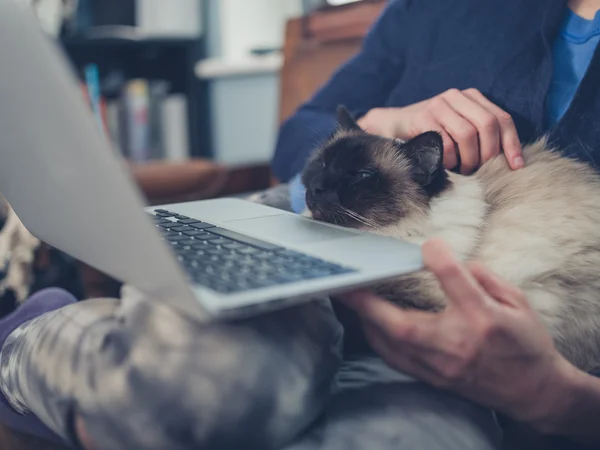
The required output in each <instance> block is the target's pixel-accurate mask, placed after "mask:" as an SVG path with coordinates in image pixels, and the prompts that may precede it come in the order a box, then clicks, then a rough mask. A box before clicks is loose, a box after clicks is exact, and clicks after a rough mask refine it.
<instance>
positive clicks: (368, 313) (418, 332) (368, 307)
mask: <svg viewBox="0 0 600 450" xmlns="http://www.w3.org/2000/svg"><path fill="white" fill-rule="evenodd" d="M341 300H342V302H344V303H345V304H346V305H347V306H348V307H350V308H352V309H354V310H355V311H356V312H357V313H358V315H359V316H360V318H361V319H362V320H363V321H364V322H365V323H367V324H372V325H373V326H374V327H376V328H377V329H378V330H379V333H381V334H383V335H385V336H386V338H387V339H388V340H389V341H390V342H404V343H407V344H411V345H415V346H422V345H424V344H425V343H427V342H431V341H432V339H433V338H434V336H435V334H436V333H437V329H438V327H437V321H438V320H439V316H438V315H435V314H430V313H425V312H421V311H405V310H402V309H400V308H399V307H397V306H395V305H393V304H392V303H390V302H388V301H386V300H384V299H382V298H380V297H378V296H376V295H374V294H372V293H369V292H358V293H354V294H350V295H347V296H345V297H344V298H342V299H341Z"/></svg>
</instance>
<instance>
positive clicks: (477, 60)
mask: <svg viewBox="0 0 600 450" xmlns="http://www.w3.org/2000/svg"><path fill="white" fill-rule="evenodd" d="M566 13H567V7H566V1H565V0H503V1H502V2H498V1H496V0H391V1H390V4H389V5H388V7H387V9H386V11H385V12H384V14H383V15H382V16H381V18H380V19H379V20H378V22H377V23H376V24H375V26H374V27H373V29H372V30H371V32H370V33H369V35H368V36H367V38H366V40H365V43H364V45H363V48H362V50H361V51H360V52H359V54H358V55H356V56H355V57H354V58H353V59H352V60H350V61H349V62H348V63H347V64H345V65H344V66H343V67H342V68H341V69H340V70H338V71H337V73H336V74H335V75H334V76H333V77H332V79H331V80H330V81H329V82H328V83H327V84H326V85H325V86H324V87H323V88H322V89H320V90H319V92H318V93H317V94H316V95H315V96H314V97H313V98H312V99H311V100H310V101H309V102H308V103H306V104H305V105H303V106H302V107H301V108H300V109H299V110H298V111H297V113H296V114H294V115H293V116H292V117H291V118H290V119H289V120H287V121H286V122H285V123H284V125H283V127H282V129H281V132H280V136H279V139H278V144H277V149H276V155H275V158H274V160H273V171H274V174H275V176H276V177H277V178H279V179H280V180H281V181H284V182H285V181H289V180H290V179H291V178H292V177H293V176H294V175H295V174H297V173H298V172H300V171H301V170H302V168H303V167H304V165H305V163H306V160H307V158H308V156H309V154H310V152H311V151H312V150H313V149H314V148H315V146H317V145H318V144H319V143H321V142H322V141H323V139H324V138H325V137H328V136H329V135H330V134H331V133H332V132H333V131H334V129H335V126H336V125H335V114H334V112H335V109H336V107H337V106H338V105H339V104H345V105H347V106H348V107H349V108H350V109H351V110H352V112H353V113H354V114H356V115H359V116H360V115H362V114H365V113H366V112H367V111H368V110H370V109H372V108H375V107H386V106H397V107H398V106H406V105H410V104H413V103H416V102H419V101H421V100H425V99H428V98H431V97H433V96H435V95H437V94H440V93H441V92H444V91H445V90H447V89H450V88H459V89H465V88H469V87H474V88H477V89H479V90H480V91H481V92H483V94H484V95H486V96H487V97H488V98H489V99H490V100H491V101H493V102H494V103H496V104H497V105H499V106H500V107H501V108H503V109H504V110H505V111H507V112H509V113H510V114H511V115H512V116H513V119H514V121H515V124H516V126H517V130H518V132H519V136H520V138H521V140H522V141H523V142H530V141H532V140H534V139H536V138H538V137H540V136H541V135H542V134H544V133H549V134H550V137H551V141H552V142H553V143H554V144H557V145H558V146H560V148H561V149H563V151H564V152H565V154H567V155H570V156H575V157H579V158H581V159H583V160H585V161H588V162H590V163H593V164H596V163H598V162H600V126H599V125H600V55H599V51H598V50H596V52H595V54H594V57H593V58H592V61H591V63H590V65H589V68H588V71H587V73H586V75H585V77H584V78H583V80H582V82H581V84H580V86H579V89H578V90H577V92H576V94H575V96H574V98H573V100H572V102H571V103H570V106H569V109H568V110H567V111H566V113H565V114H564V116H562V118H561V119H560V121H558V122H557V123H556V124H555V125H553V126H552V128H550V129H547V128H546V127H545V124H546V121H545V116H546V114H545V113H546V96H547V94H548V91H549V88H550V84H551V80H552V76H553V72H554V67H553V57H552V54H553V43H554V42H555V39H556V37H557V36H558V33H559V30H560V28H561V24H562V22H563V20H564V18H565V15H566Z"/></svg>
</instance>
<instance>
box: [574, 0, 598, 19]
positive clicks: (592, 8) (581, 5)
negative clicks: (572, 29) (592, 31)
mask: <svg viewBox="0 0 600 450" xmlns="http://www.w3.org/2000/svg"><path fill="white" fill-rule="evenodd" d="M569 9H570V10H571V11H573V12H574V13H575V14H577V15H578V16H580V17H583V18H584V19H589V20H591V19H593V18H594V17H596V12H598V10H600V0H569Z"/></svg>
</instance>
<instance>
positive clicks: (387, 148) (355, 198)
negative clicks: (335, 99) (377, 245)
mask: <svg viewBox="0 0 600 450" xmlns="http://www.w3.org/2000/svg"><path fill="white" fill-rule="evenodd" d="M338 121H339V128H338V131H337V133H336V134H335V135H334V137H333V138H332V139H331V140H330V141H329V142H328V143H327V144H326V145H325V146H323V147H322V148H320V149H319V150H318V151H317V152H315V154H314V155H313V156H312V158H311V159H310V161H309V163H308V165H307V166H306V169H305V170H304V173H303V176H302V180H303V182H304V185H305V186H306V202H307V205H308V208H309V209H310V211H311V213H312V215H313V217H314V218H315V219H317V220H322V221H325V222H330V223H335V224H338V225H343V226H349V227H357V228H362V227H383V226H387V225H391V224H394V223H397V222H398V221H399V220H401V219H402V218H403V217H407V216H408V215H410V214H411V213H414V212H423V211H424V210H426V209H427V208H428V205H429V200H430V199H431V198H432V197H433V196H435V195H437V194H439V193H440V192H441V191H442V190H444V189H445V188H446V186H447V185H448V183H449V182H448V178H447V174H446V172H445V170H444V167H443V149H444V147H443V142H442V138H441V136H440V135H439V134H438V133H435V132H427V133H424V134H422V135H420V136H417V137H415V138H414V139H412V140H410V141H408V142H405V143H402V142H400V141H397V140H393V139H386V138H382V137H379V136H374V135H370V134H368V133H366V132H364V131H363V130H362V129H361V128H360V127H359V126H358V124H357V123H356V122H355V121H354V119H353V118H352V116H351V115H350V113H349V112H348V111H347V110H346V109H345V108H343V107H341V108H340V109H339V110H338Z"/></svg>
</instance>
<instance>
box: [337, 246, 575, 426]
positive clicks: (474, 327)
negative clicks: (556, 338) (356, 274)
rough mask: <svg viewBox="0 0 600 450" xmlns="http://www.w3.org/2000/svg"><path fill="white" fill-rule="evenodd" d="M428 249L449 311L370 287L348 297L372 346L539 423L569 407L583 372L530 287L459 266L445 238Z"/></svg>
mask: <svg viewBox="0 0 600 450" xmlns="http://www.w3.org/2000/svg"><path fill="white" fill-rule="evenodd" d="M423 251H424V258H425V261H426V265H427V267H428V269H429V270H430V271H431V272H433V273H434V274H435V275H436V277H437V278H438V279H439V282H440V284H441V287H442V289H443V290H444V291H445V293H446V295H447V297H448V305H447V308H446V309H445V310H444V311H443V312H441V313H437V314H435V313H426V312H420V311H405V310H402V309H400V308H398V307H396V306H394V305H392V304H391V303H388V302H386V301H385V300H383V299H381V298H378V297H375V296H374V295H371V294H368V293H357V294H353V295H350V296H348V297H346V298H345V299H342V301H343V302H344V303H346V304H347V305H348V306H349V307H351V308H353V309H354V310H355V311H356V312H357V313H358V315H359V317H360V318H361V320H362V322H363V325H364V330H365V333H366V336H367V338H368V340H369V342H370V344H371V346H372V347H373V349H374V350H375V351H376V352H377V353H379V354H380V355H381V356H382V357H383V358H384V360H385V361H386V362H387V363H388V364H389V365H390V366H392V367H394V368H396V369H398V370H400V371H402V372H404V373H407V374H408V375H411V376H414V377H416V378H418V379H421V380H423V381H425V382H428V383H430V384H432V385H433V386H436V387H439V388H443V389H447V390H450V391H453V392H455V393H458V394H460V395H462V396H463V397H466V398H469V399H471V400H473V401H475V402H477V403H479V404H482V405H484V406H487V407H490V408H493V409H495V410H498V411H500V412H503V413H505V414H507V415H509V416H511V417H513V418H515V419H517V420H520V421H524V422H528V423H530V424H532V425H534V426H535V425H538V424H539V425H540V427H542V425H541V424H547V423H549V421H550V420H551V419H550V417H553V416H554V415H556V414H559V413H557V411H562V410H563V409H567V408H568V407H567V406H566V405H564V402H565V401H567V399H569V398H572V396H571V395H567V394H566V393H567V392H569V388H568V386H569V383H570V382H571V380H572V379H573V374H574V373H576V372H577V370H576V369H575V368H574V367H573V366H571V365H570V364H569V363H568V362H567V361H566V360H565V359H564V358H563V357H562V356H561V355H560V354H559V353H558V351H557V350H556V348H555V346H554V344H553V341H552V338H551V337H550V335H549V333H548V332H547V330H546V328H545V326H544V325H543V323H542V322H541V320H540V319H539V317H538V316H537V314H536V313H535V312H534V311H533V310H532V309H531V308H530V306H529V305H528V303H527V301H526V299H525V297H524V295H523V293H522V292H520V291H519V290H518V289H516V288H515V287H513V286H511V285H509V284H508V283H506V282H505V281H503V280H501V279H500V278H498V277H497V276H495V275H494V274H492V273H491V272H490V271H489V270H487V269H486V268H484V267H482V266H481V265H479V264H469V265H462V264H460V263H459V262H458V261H457V260H456V259H455V258H454V256H453V254H452V253H451V251H450V249H449V247H448V246H447V245H445V244H444V243H441V242H430V243H427V244H426V245H425V246H424V249H423ZM561 402H563V404H561Z"/></svg>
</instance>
